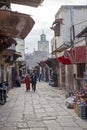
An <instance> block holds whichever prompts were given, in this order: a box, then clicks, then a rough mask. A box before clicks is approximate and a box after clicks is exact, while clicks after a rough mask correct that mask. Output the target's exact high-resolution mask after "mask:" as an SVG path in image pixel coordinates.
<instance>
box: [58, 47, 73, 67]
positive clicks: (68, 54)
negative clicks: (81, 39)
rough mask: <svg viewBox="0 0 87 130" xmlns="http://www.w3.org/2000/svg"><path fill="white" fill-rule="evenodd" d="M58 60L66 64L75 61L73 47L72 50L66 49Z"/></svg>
mask: <svg viewBox="0 0 87 130" xmlns="http://www.w3.org/2000/svg"><path fill="white" fill-rule="evenodd" d="M57 61H58V62H61V63H63V64H65V65H68V64H73V63H74V51H73V49H71V50H70V51H64V54H63V55H62V56H61V57H58V58H57Z"/></svg>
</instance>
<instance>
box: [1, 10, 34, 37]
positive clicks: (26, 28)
mask: <svg viewBox="0 0 87 130" xmlns="http://www.w3.org/2000/svg"><path fill="white" fill-rule="evenodd" d="M34 24H35V22H34V20H33V19H32V18H31V16H29V15H26V14H22V13H18V12H12V11H9V10H0V35H1V36H7V37H13V38H21V39H24V38H25V37H26V36H27V35H28V33H29V32H30V31H31V29H32V27H33V25H34Z"/></svg>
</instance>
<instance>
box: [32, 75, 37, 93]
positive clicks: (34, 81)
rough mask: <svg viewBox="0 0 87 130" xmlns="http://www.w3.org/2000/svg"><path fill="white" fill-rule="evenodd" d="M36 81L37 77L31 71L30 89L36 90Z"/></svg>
mask: <svg viewBox="0 0 87 130" xmlns="http://www.w3.org/2000/svg"><path fill="white" fill-rule="evenodd" d="M36 83H37V78H36V75H35V73H33V74H32V76H31V84H32V90H34V92H35V91H36Z"/></svg>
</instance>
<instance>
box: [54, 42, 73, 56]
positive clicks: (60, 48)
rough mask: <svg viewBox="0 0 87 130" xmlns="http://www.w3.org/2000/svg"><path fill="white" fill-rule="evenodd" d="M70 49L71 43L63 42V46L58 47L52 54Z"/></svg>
mask: <svg viewBox="0 0 87 130" xmlns="http://www.w3.org/2000/svg"><path fill="white" fill-rule="evenodd" d="M70 47H71V43H70V42H65V43H64V44H62V45H61V46H60V47H58V48H57V49H55V50H54V51H53V52H52V54H55V53H57V52H62V51H63V50H65V49H68V48H70Z"/></svg>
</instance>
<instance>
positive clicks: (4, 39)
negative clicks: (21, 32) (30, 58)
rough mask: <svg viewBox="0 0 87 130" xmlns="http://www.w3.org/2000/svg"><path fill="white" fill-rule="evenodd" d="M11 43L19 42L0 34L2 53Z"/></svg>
mask: <svg viewBox="0 0 87 130" xmlns="http://www.w3.org/2000/svg"><path fill="white" fill-rule="evenodd" d="M11 44H15V45H16V44H17V42H16V41H15V40H14V39H12V38H9V37H4V36H0V53H2V51H3V50H5V49H6V48H8V47H10V46H11Z"/></svg>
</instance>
